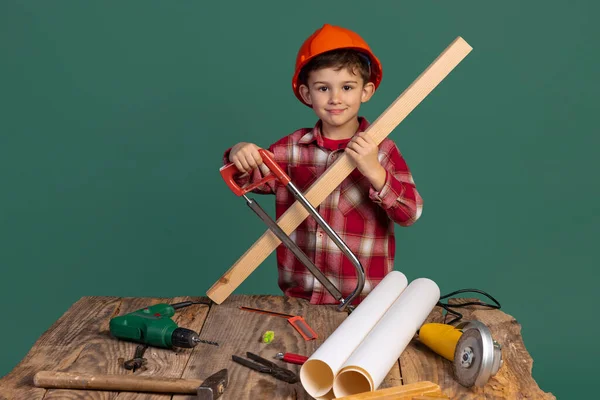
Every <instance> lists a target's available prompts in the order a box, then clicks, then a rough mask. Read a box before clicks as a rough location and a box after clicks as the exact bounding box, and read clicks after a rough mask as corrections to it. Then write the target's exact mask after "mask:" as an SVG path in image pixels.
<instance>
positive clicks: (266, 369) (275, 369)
mask: <svg viewBox="0 0 600 400" xmlns="http://www.w3.org/2000/svg"><path fill="white" fill-rule="evenodd" d="M246 357H248V358H249V359H251V360H254V361H256V362H257V363H260V364H257V363H254V362H252V361H248V360H246V359H244V358H242V357H238V356H236V355H233V356H231V359H232V360H233V361H235V362H237V363H239V364H242V365H243V366H245V367H248V368H251V369H253V370H255V371H258V372H262V373H265V374H270V375H273V377H275V378H276V379H279V380H281V381H284V382H287V383H296V382H298V376H297V375H296V374H295V373H294V372H292V371H290V370H289V369H285V368H282V367H280V366H279V365H277V364H275V363H274V362H271V361H269V360H266V359H264V358H262V357H260V356H257V355H256V354H254V353H250V352H247V353H246ZM261 364H262V365H261Z"/></svg>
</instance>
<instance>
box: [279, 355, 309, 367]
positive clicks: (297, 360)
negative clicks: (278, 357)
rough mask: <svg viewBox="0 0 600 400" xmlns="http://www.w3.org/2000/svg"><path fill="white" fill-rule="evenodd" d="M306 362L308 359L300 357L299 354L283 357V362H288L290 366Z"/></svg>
mask: <svg viewBox="0 0 600 400" xmlns="http://www.w3.org/2000/svg"><path fill="white" fill-rule="evenodd" d="M306 360H308V357H305V356H301V355H300V354H294V353H285V354H284V355H283V361H285V362H289V363H292V364H298V365H302V364H304V363H305V362H306Z"/></svg>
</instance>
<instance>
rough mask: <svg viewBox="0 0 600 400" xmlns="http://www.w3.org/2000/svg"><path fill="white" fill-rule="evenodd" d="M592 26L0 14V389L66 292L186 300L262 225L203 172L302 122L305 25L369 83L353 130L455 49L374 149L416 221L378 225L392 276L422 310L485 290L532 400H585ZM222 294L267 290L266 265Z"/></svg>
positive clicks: (416, 15) (310, 16) (435, 17)
mask: <svg viewBox="0 0 600 400" xmlns="http://www.w3.org/2000/svg"><path fill="white" fill-rule="evenodd" d="M599 12H600V7H599V6H598V2H595V1H592V0H589V1H571V2H566V1H527V2H523V1H502V2H486V1H460V2H432V1H420V2H416V1H414V2H398V1H374V2H358V1H356V2H352V1H344V2H325V1H323V2H321V1H314V2H311V1H303V2H286V1H271V2H266V1H262V2H250V1H220V2H216V1H215V2H204V1H163V2H161V1H136V2H134V1H118V2H83V1H51V2H50V1H39V2H33V1H15V0H3V1H2V2H0V57H1V59H0V91H1V96H0V184H1V185H2V189H1V196H0V268H1V271H2V274H1V278H0V300H1V301H2V304H3V309H4V312H3V316H2V322H1V325H2V329H1V330H0V343H2V344H3V351H2V356H1V357H0V376H1V375H4V374H6V373H8V372H9V371H10V370H11V369H12V368H13V367H14V366H15V365H16V364H17V363H18V362H19V361H20V360H21V359H22V357H23V356H24V355H25V354H26V353H27V352H28V350H29V349H30V347H31V346H32V345H33V344H34V342H35V341H36V340H37V338H38V337H39V336H40V335H41V334H42V333H43V332H44V331H45V330H46V329H47V328H49V327H50V325H51V324H52V323H53V322H54V321H56V319H58V318H59V317H60V316H61V315H62V313H63V312H65V311H66V310H67V309H68V308H69V307H70V306H71V305H72V304H73V303H74V302H75V301H77V300H78V299H79V298H80V297H81V296H90V295H107V296H152V297H154V296H180V295H193V296H200V295H205V293H206V290H207V289H208V288H209V287H210V286H211V285H212V283H213V282H214V281H215V280H217V279H218V278H219V277H220V276H221V274H222V273H224V272H225V271H226V270H227V269H228V268H229V267H230V266H231V265H232V264H233V263H234V262H235V261H236V260H237V259H238V258H239V257H240V256H241V255H242V254H243V252H244V251H245V250H246V249H247V248H248V247H249V246H250V245H252V243H254V241H255V240H256V239H257V238H258V237H259V236H260V234H262V232H264V230H265V229H266V228H265V225H264V224H263V223H262V221H260V220H259V219H258V218H257V217H256V215H255V214H254V213H253V212H252V211H251V210H249V209H248V208H247V207H246V205H245V203H244V201H243V200H242V199H240V198H238V197H236V196H235V195H234V194H233V193H231V192H230V191H229V190H228V189H227V187H226V186H225V185H224V183H223V181H222V180H221V178H220V175H219V173H218V168H219V167H220V163H221V155H222V152H223V151H224V150H225V149H226V148H227V147H229V146H231V145H232V144H234V143H236V142H238V141H242V140H243V141H254V142H255V143H257V144H259V145H261V146H267V145H269V144H270V143H272V142H274V141H275V140H276V139H278V138H280V137H281V136H284V135H286V134H288V133H291V132H292V131H294V130H295V129H297V128H300V127H304V126H312V125H313V124H314V123H315V116H314V114H313V113H312V111H311V110H309V109H308V108H306V107H304V106H302V105H301V104H300V103H299V102H298V101H297V100H296V99H295V97H294V96H293V94H292V91H291V84H290V80H291V75H292V72H293V65H294V61H295V56H296V51H297V49H298V48H299V46H300V44H301V43H302V41H303V40H304V39H305V38H306V37H307V36H308V35H309V34H311V33H312V32H313V31H314V30H316V29H317V28H319V27H320V26H321V25H322V24H323V23H326V22H327V23H332V24H336V25H342V26H345V27H347V28H350V29H353V30H355V31H357V32H359V33H360V34H361V35H362V36H363V38H365V39H366V40H367V41H368V42H369V44H370V45H371V47H372V49H373V51H374V52H375V53H376V54H377V55H378V57H379V58H380V59H381V62H382V63H383V69H384V78H383V82H382V86H381V88H380V90H379V91H378V92H377V93H376V95H375V96H374V98H373V99H372V100H371V102H369V103H368V104H366V105H365V106H364V107H363V109H362V110H361V111H362V112H361V113H362V114H363V115H365V116H366V117H367V118H368V119H369V120H370V121H374V120H375V119H376V118H377V116H379V114H380V113H381V112H382V111H383V110H385V108H386V107H387V106H388V105H389V104H390V103H391V102H392V101H393V100H394V99H395V98H396V97H397V96H398V95H399V94H400V93H401V92H402V91H403V90H404V89H405V88H406V87H407V86H408V85H409V84H410V83H411V82H412V81H413V80H414V79H415V78H416V77H417V76H418V75H419V74H420V73H421V72H422V71H423V70H424V69H425V68H426V67H427V66H428V65H429V63H431V62H432V61H433V60H434V58H435V57H437V56H438V55H439V54H440V53H441V52H442V51H443V49H444V48H446V46H448V45H449V44H450V43H451V42H452V40H454V39H455V38H456V37H457V36H462V37H463V38H464V39H465V40H466V41H467V42H468V43H469V44H471V45H472V46H473V48H474V50H473V51H472V52H471V54H470V55H469V56H467V58H466V59H465V60H464V61H463V62H462V63H461V64H460V65H459V66H458V67H457V68H456V69H455V70H454V71H453V72H452V73H451V74H450V75H449V76H448V78H446V79H445V80H444V81H443V82H442V84H441V85H440V86H438V87H437V88H436V89H435V90H434V92H433V93H432V94H431V95H429V96H428V97H427V98H426V99H425V100H424V102H423V103H422V104H421V105H419V106H418V107H417V109H416V110H415V111H414V112H412V113H411V114H410V115H409V116H408V118H407V119H406V120H405V121H404V122H403V123H402V124H400V125H399V127H398V128H397V129H396V130H395V131H394V132H393V133H392V134H391V136H390V137H391V138H392V139H394V140H395V141H396V142H397V144H398V146H399V148H400V149H401V151H402V152H403V154H404V156H405V158H406V160H407V162H408V164H409V166H410V168H411V169H412V172H413V175H414V178H415V181H416V183H417V187H418V189H419V191H420V193H421V195H422V196H423V198H424V202H425V206H424V212H423V215H422V217H421V220H419V221H418V223H416V224H415V225H414V226H412V227H410V228H400V227H398V228H397V234H398V238H397V243H398V253H399V254H398V257H397V262H396V269H398V270H400V271H402V272H404V273H405V274H406V275H407V277H408V278H409V280H412V279H415V278H418V277H422V276H425V277H429V278H431V279H433V280H434V281H435V282H437V283H438V285H439V286H440V289H441V291H442V293H448V292H450V291H453V290H456V289H459V288H466V287H476V288H480V289H483V290H486V291H488V292H489V293H491V294H492V295H493V296H495V297H496V298H497V299H498V300H499V301H500V302H501V303H502V306H503V309H504V311H505V312H506V313H508V314H511V315H513V316H514V317H515V318H516V319H517V320H518V321H519V322H520V323H521V325H522V328H523V331H522V334H523V338H524V341H525V345H526V347H527V349H528V351H529V352H530V354H531V355H532V357H533V359H534V368H533V376H534V378H535V379H536V380H537V382H538V384H539V385H540V387H541V388H542V389H543V390H544V391H550V392H553V393H554V394H555V395H557V396H558V397H559V398H568V397H569V395H571V394H574V393H584V392H587V393H591V392H592V382H593V381H594V380H595V378H596V366H597V363H596V361H597V358H598V356H599V352H598V348H597V346H596V340H595V339H596V336H595V335H593V332H595V333H597V329H598V324H597V322H596V321H595V317H594V315H595V312H594V311H595V310H594V309H593V308H592V303H591V300H592V295H591V293H592V291H593V290H594V288H595V287H596V286H597V273H596V271H595V268H593V265H597V261H596V262H594V261H593V259H594V258H597V257H594V256H595V255H596V253H597V248H598V237H599V235H598V234H599V229H598V226H599V225H600V217H599V215H600V213H599V207H598V197H599V195H600V190H599V179H598V176H597V175H598V171H599V168H598V167H599V163H598V161H597V158H598V156H597V154H596V153H597V149H598V145H599V144H600V141H599V139H598V131H597V118H598V104H599V102H598V100H597V97H596V96H597V92H598V89H599V79H598V61H599V60H600V52H599V46H598V44H597V39H594V38H598V37H600V28H598V24H597V15H598V13H599ZM594 132H596V133H594ZM259 201H260V202H261V205H262V206H263V207H264V208H266V209H267V210H268V211H269V212H273V210H274V207H273V204H272V198H264V200H260V199H259ZM236 293H267V294H279V293H280V292H279V289H278V287H277V284H276V269H275V264H274V257H273V256H271V257H269V258H268V260H267V261H266V262H264V263H263V264H262V265H261V266H260V268H258V269H257V270H256V272H254V273H253V274H252V275H251V276H250V277H249V278H248V279H247V280H246V281H245V282H244V283H243V284H242V285H241V286H240V287H239V288H238V290H237V291H236ZM595 297H597V296H595Z"/></svg>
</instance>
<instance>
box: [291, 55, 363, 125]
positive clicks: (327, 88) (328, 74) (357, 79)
mask: <svg viewBox="0 0 600 400" xmlns="http://www.w3.org/2000/svg"><path fill="white" fill-rule="evenodd" d="M374 91H375V86H374V85H373V83H371V82H369V83H367V84H364V82H363V79H362V77H361V76H360V75H355V74H353V73H352V72H351V71H349V70H348V68H340V69H337V68H334V67H330V68H322V69H318V70H316V71H312V72H311V73H310V74H309V76H308V82H307V85H301V86H300V95H301V96H302V98H303V99H304V101H306V103H308V104H309V105H310V106H312V108H313V110H314V111H315V113H316V114H317V116H318V117H319V118H320V119H321V120H322V121H323V124H324V125H325V126H327V125H329V126H331V127H342V126H344V125H346V124H348V123H349V122H353V121H354V120H355V119H356V117H357V116H358V111H359V109H360V105H361V103H364V102H366V101H368V100H369V99H370V98H371V96H372V95H373V92H374Z"/></svg>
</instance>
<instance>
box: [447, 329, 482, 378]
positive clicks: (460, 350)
mask: <svg viewBox="0 0 600 400" xmlns="http://www.w3.org/2000/svg"><path fill="white" fill-rule="evenodd" d="M482 359H483V345H482V339H481V334H480V333H479V331H478V330H477V329H469V330H467V331H465V332H464V333H463V334H462V336H461V337H460V340H459V341H458V344H457V345H456V350H455V351H454V364H453V367H454V376H455V378H456V380H457V381H458V383H460V384H461V385H463V386H466V387H471V386H473V385H475V382H476V381H477V377H478V376H479V373H480V372H481V361H482Z"/></svg>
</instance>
